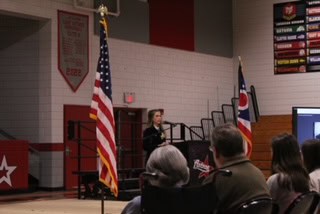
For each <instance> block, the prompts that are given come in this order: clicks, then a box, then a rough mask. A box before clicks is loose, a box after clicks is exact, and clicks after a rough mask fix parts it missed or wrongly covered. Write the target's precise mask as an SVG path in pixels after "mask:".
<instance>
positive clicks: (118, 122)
mask: <svg viewBox="0 0 320 214" xmlns="http://www.w3.org/2000/svg"><path fill="white" fill-rule="evenodd" d="M113 111H114V119H115V129H116V130H115V138H116V144H117V150H118V157H117V168H118V169H132V168H142V167H144V153H143V149H142V129H143V123H142V120H143V112H144V111H145V110H143V109H138V108H137V109H135V108H118V107H115V108H114V109H113ZM89 112H90V106H79V105H65V106H64V122H63V123H64V148H65V152H64V185H65V189H73V188H76V187H77V186H78V182H79V180H78V176H77V174H74V173H73V172H75V171H79V165H78V156H79V155H80V156H81V157H82V158H81V159H80V170H81V171H94V170H97V152H96V130H95V129H96V122H95V121H94V120H92V119H90V118H89ZM70 121H74V122H75V123H73V124H71V123H68V122H70ZM72 126H73V127H72ZM72 130H73V133H72V132H71V131H72ZM70 135H73V136H70ZM79 143H81V144H82V145H83V146H81V147H79ZM79 148H80V151H79Z"/></svg>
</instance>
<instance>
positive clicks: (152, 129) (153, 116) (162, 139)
mask: <svg viewBox="0 0 320 214" xmlns="http://www.w3.org/2000/svg"><path fill="white" fill-rule="evenodd" d="M167 144H168V143H166V133H165V131H164V129H163V127H162V113H161V111H160V109H153V110H150V111H149V112H148V128H146V129H145V130H144V131H143V149H144V150H145V151H146V160H145V163H147V161H148V159H149V157H150V154H151V153H152V152H153V150H155V149H156V148H157V147H159V146H164V145H167Z"/></svg>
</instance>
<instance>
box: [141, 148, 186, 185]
mask: <svg viewBox="0 0 320 214" xmlns="http://www.w3.org/2000/svg"><path fill="white" fill-rule="evenodd" d="M146 171H147V172H150V173H155V174H156V176H155V177H153V178H150V179H149V182H150V183H151V184H152V185H155V186H160V187H174V186H175V187H177V186H182V185H184V184H187V183H188V181H189V168H188V164H187V160H186V159H185V157H184V156H183V154H182V153H181V152H180V151H179V150H178V149H177V148H176V147H174V146H172V145H166V146H162V147H159V148H157V149H155V150H154V151H153V152H152V153H151V155H150V157H149V159H148V162H147V165H146Z"/></svg>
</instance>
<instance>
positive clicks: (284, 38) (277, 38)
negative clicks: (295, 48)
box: [274, 33, 306, 42]
mask: <svg viewBox="0 0 320 214" xmlns="http://www.w3.org/2000/svg"><path fill="white" fill-rule="evenodd" d="M305 38H306V35H305V34H304V33H299V34H295V35H282V36H274V41H275V42H285V41H294V40H304V39H305Z"/></svg>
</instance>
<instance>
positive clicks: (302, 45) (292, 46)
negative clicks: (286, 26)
mask: <svg viewBox="0 0 320 214" xmlns="http://www.w3.org/2000/svg"><path fill="white" fill-rule="evenodd" d="M305 47H306V42H305V41H299V42H287V43H277V44H275V45H274V49H275V50H285V49H297V48H305Z"/></svg>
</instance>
